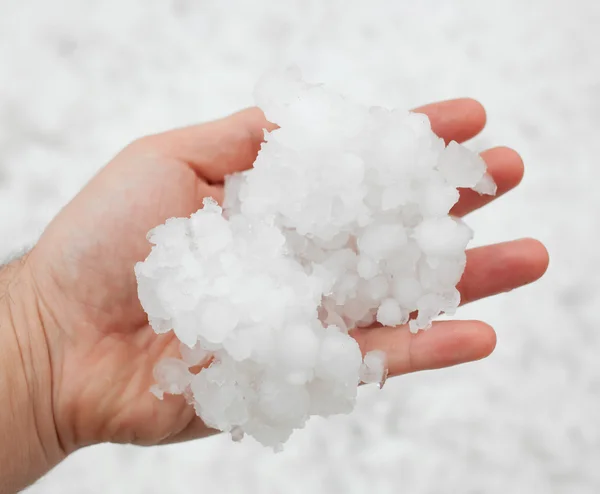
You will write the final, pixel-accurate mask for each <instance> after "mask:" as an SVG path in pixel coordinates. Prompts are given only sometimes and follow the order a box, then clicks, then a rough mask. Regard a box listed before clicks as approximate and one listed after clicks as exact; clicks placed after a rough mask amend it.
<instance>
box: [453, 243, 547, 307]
mask: <svg viewBox="0 0 600 494" xmlns="http://www.w3.org/2000/svg"><path fill="white" fill-rule="evenodd" d="M548 262H549V257H548V251H547V250H546V248H545V247H544V245H543V244H542V243H540V242H538V241H537V240H533V239H529V238H526V239H522V240H514V241H512V242H505V243H501V244H495V245H487V246H485V247H478V248H476V249H471V250H469V251H468V252H467V265H466V267H465V271H464V273H463V276H462V278H461V280H460V281H459V283H458V285H457V289H458V291H459V292H460V295H461V304H468V303H469V302H473V301H475V300H479V299H482V298H485V297H490V296H492V295H496V294H498V293H503V292H508V291H510V290H514V289H515V288H518V287H520V286H523V285H527V284H529V283H533V282H534V281H536V280H538V279H539V278H541V277H542V276H543V274H544V273H545V272H546V270H547V269H548Z"/></svg>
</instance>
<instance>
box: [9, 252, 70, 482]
mask: <svg viewBox="0 0 600 494" xmlns="http://www.w3.org/2000/svg"><path fill="white" fill-rule="evenodd" d="M25 271H26V269H25V265H24V262H23V261H21V260H17V261H14V262H13V263H11V264H10V265H9V266H4V267H2V268H0V403H1V404H2V405H1V406H0V494H6V493H13V492H17V491H18V490H20V489H23V488H25V487H26V486H27V485H29V484H31V483H32V482H34V481H35V480H36V479H38V478H39V477H41V476H42V475H44V473H46V472H47V471H48V470H50V469H51V468H52V467H53V466H54V465H56V463H58V462H59V461H60V460H61V459H62V457H63V456H64V455H63V454H62V451H61V449H60V445H59V442H58V440H57V436H56V428H55V427H54V418H53V412H52V379H51V363H50V359H49V354H48V350H47V348H48V347H47V342H46V341H45V336H44V332H43V328H42V327H41V325H40V323H39V317H38V316H37V310H36V302H35V297H34V290H33V289H32V288H31V287H30V286H28V285H29V281H30V280H29V279H28V277H27V275H26V272H25Z"/></svg>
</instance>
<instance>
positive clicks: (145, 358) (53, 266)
mask: <svg viewBox="0 0 600 494" xmlns="http://www.w3.org/2000/svg"><path fill="white" fill-rule="evenodd" d="M417 111H419V112H422V113H426V114H427V115H429V117H430V119H431V122H432V127H433V129H434V131H435V132H436V133H437V134H438V135H440V136H442V137H443V138H444V139H445V140H446V141H450V140H456V141H459V142H461V141H465V140H467V139H469V138H471V137H473V136H475V135H476V134H477V133H478V132H480V131H481V129H482V128H483V126H484V124H485V113H484V110H483V108H482V107H481V106H480V105H479V103H477V102H475V101H473V100H468V99H463V100H455V101H448V102H443V103H438V104H434V105H429V106H426V107H423V108H420V109H418V110H417ZM264 127H267V128H272V127H273V126H272V125H271V124H268V123H267V122H266V121H265V120H264V116H263V115H262V113H261V112H260V110H258V109H248V110H245V111H242V112H240V113H237V114H235V115H232V116H230V117H227V118H225V119H223V120H219V121H216V122H212V123H208V124H203V125H197V126H193V127H189V128H184V129H179V130H174V131H171V132H166V133H163V134H159V135H155V136H150V137H145V138H142V139H140V140H139V141H136V142H134V143H133V144H131V145H130V146H129V147H127V148H126V149H125V150H124V151H123V152H121V153H120V154H119V155H118V156H117V157H116V158H115V159H114V160H113V161H112V162H111V163H110V164H109V165H108V166H106V168H104V169H103V170H102V171H101V172H100V173H99V174H98V175H97V176H96V177H95V178H94V179H93V180H92V181H91V182H90V183H89V184H88V185H87V186H86V187H85V188H84V189H83V190H82V191H81V193H80V194H79V195H78V196H77V197H76V198H75V199H74V200H73V201H72V202H71V203H70V204H69V205H68V206H67V207H66V208H65V209H64V210H63V211H62V212H61V213H60V214H59V215H58V216H57V217H56V218H55V220H54V221H53V222H52V223H51V224H50V226H49V227H48V229H47V230H46V231H45V233H44V234H43V236H42V238H41V239H40V241H39V243H38V245H37V246H36V247H35V248H34V249H33V250H32V251H31V253H30V254H29V256H28V257H27V258H26V259H25V261H24V266H23V269H22V271H21V274H20V279H21V281H22V282H21V283H20V286H21V291H22V290H26V291H27V292H28V293H31V294H33V295H32V297H33V299H34V300H35V303H34V304H31V307H35V310H34V312H35V314H39V318H38V319H39V325H38V326H39V328H40V329H39V331H43V334H44V335H45V341H46V342H47V349H48V352H47V354H48V355H49V371H50V372H49V373H48V374H49V375H48V376H46V377H45V378H46V379H48V382H46V383H45V386H46V387H47V389H49V390H50V392H51V400H48V401H49V402H51V404H52V410H51V415H52V417H53V420H54V424H55V426H56V434H57V441H58V443H59V445H60V448H61V449H62V451H64V453H65V454H66V453H69V452H71V451H73V450H75V449H77V448H79V447H81V446H84V445H88V444H93V443H97V442H104V441H111V442H131V443H135V444H143V445H150V444H161V443H166V442H173V441H181V440H187V439H191V438H196V437H201V436H204V435H208V434H210V433H211V432H212V431H210V430H209V429H207V428H206V426H204V424H203V423H202V422H201V421H200V419H199V418H197V417H196V416H195V414H194V411H193V409H192V407H189V406H188V405H187V404H186V403H185V401H184V399H183V398H182V397H181V396H170V395H167V396H166V397H165V400H164V401H162V402H161V401H158V400H157V399H156V398H155V397H154V396H153V395H152V394H150V393H149V391H148V389H149V388H150V386H151V385H152V384H153V377H152V369H153V367H154V365H155V364H156V363H157V362H158V361H159V360H160V359H162V358H164V357H167V356H174V355H178V342H177V340H176V339H175V338H174V336H173V334H172V333H169V334H166V335H160V336H157V335H155V334H154V332H153V331H152V329H151V328H150V327H149V325H148V322H147V318H146V314H145V313H144V311H143V310H142V308H141V306H140V304H139V302H138V298H137V287H136V280H135V276H134V272H133V266H134V264H135V263H136V262H137V261H140V260H143V259H145V257H146V256H147V254H148V253H149V250H150V245H149V243H148V241H147V240H146V233H147V232H148V230H150V229H151V228H153V227H155V226H156V225H158V224H160V223H163V222H164V221H165V220H166V219H167V218H169V217H173V216H188V215H190V214H191V213H192V212H194V211H196V210H197V209H199V208H200V206H201V204H202V199H203V197H205V196H213V197H215V198H216V199H217V200H221V199H222V197H223V187H222V183H223V178H224V176H225V175H226V174H229V173H232V172H236V171H240V170H244V169H247V168H249V167H251V165H252V163H253V161H254V159H255V157H256V154H257V152H258V150H259V147H260V144H261V142H262V129H263V128H264ZM483 157H484V159H485V160H486V162H487V163H488V167H489V171H490V173H491V174H492V175H493V177H494V179H495V181H496V183H497V184H498V195H501V194H503V193H505V192H507V191H508V190H510V189H512V188H513V187H515V186H516V185H517V184H518V183H519V181H520V180H521V178H522V175H523V164H522V162H521V159H520V157H519V155H518V154H517V153H516V152H514V151H512V150H510V149H508V148H495V149H491V150H488V151H486V152H485V153H483ZM491 200H493V198H489V197H486V196H479V195H478V194H476V193H473V192H470V191H463V192H462V193H461V199H460V202H459V203H458V204H457V205H456V207H455V209H454V213H455V214H456V215H460V216H462V215H465V214H467V213H469V212H470V211H473V210H474V209H477V208H480V207H482V206H483V205H484V204H485V203H487V202H489V201H491ZM547 264H548V256H547V253H546V250H545V249H544V247H543V246H542V245H541V244H540V243H538V242H536V241H534V240H521V241H516V242H509V243H505V244H500V245H494V246H489V247H484V248H479V249H474V250H472V251H470V252H469V253H468V261H467V268H466V271H465V274H464V276H463V279H462V281H461V283H460V291H461V294H462V298H463V302H471V301H474V300H477V299H479V298H482V297H488V296H490V295H494V294H496V293H499V292H504V291H507V290H511V289H513V288H516V287H519V286H521V285H524V284H527V283H530V282H532V281H534V280H536V279H537V278H539V277H540V276H541V275H542V274H543V273H544V271H545V270H546V267H547ZM32 310H33V309H32ZM353 335H354V337H355V338H356V339H357V340H358V342H359V344H360V346H361V347H362V349H363V351H368V350H369V349H372V348H378V349H386V350H387V352H388V358H389V366H390V369H389V370H390V374H391V375H398V374H403V373H407V372H413V371H418V370H423V369H431V368H438V367H445V366H451V365H455V364H459V363H462V362H467V361H472V360H477V359H480V358H483V357H485V356H487V355H488V354H490V353H491V351H492V350H493V348H494V346H495V341H496V340H495V338H496V337H495V333H494V331H493V329H492V328H491V327H489V326H488V325H486V324H484V323H483V322H477V321H450V322H439V323H436V324H435V325H434V327H433V328H432V329H430V330H429V331H426V332H421V333H419V334H417V335H411V334H410V333H409V331H408V329H407V328H404V327H402V328H376V329H371V330H356V331H354V332H353ZM38 379H44V378H38ZM50 379H51V380H50ZM40 387H41V388H44V385H41V386H40Z"/></svg>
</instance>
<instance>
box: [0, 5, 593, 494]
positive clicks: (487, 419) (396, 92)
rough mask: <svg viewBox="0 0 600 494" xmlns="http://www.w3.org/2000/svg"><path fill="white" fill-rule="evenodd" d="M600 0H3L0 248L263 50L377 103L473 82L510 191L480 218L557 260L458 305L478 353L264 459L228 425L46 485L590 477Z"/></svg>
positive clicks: (220, 106) (314, 426) (516, 488)
mask: <svg viewBox="0 0 600 494" xmlns="http://www.w3.org/2000/svg"><path fill="white" fill-rule="evenodd" d="M598 25H600V3H599V2H597V0H571V1H569V2H565V1H560V0H504V1H493V2H492V1H491V0H461V1H453V2H449V1H447V0H425V1H422V2H414V1H395V2H394V1H391V0H390V1H387V2H384V1H369V2H365V1H358V0H357V1H349V0H346V1H343V2H334V1H323V0H321V1H318V0H312V1H306V0H304V1H301V0H297V1H288V0H277V1H275V0H273V1H271V2H269V1H267V0H260V1H259V0H254V1H252V2H250V1H248V2H246V1H244V0H237V1H224V0H218V1H217V0H204V1H200V0H195V1H194V0H171V1H167V0H163V1H160V0H128V1H126V2H124V1H122V0H103V1H102V2H97V1H94V0H53V1H46V0H3V1H1V2H0V88H1V90H0V239H2V240H1V241H0V257H4V256H5V255H6V254H8V253H9V252H11V251H13V250H15V249H18V248H19V247H21V246H23V245H27V244H29V243H31V242H33V241H34V240H35V238H36V237H37V236H38V235H39V233H40V231H41V230H42V229H43V227H44V225H45V224H46V223H47V222H48V221H49V219H50V218H51V217H52V216H53V215H54V214H55V213H56V212H57V211H58V209H59V208H60V207H61V206H62V205H63V204H64V203H65V202H67V201H68V200H69V199H70V198H71V197H72V196H73V195H74V194H75V193H76V191H77V190H78V189H79V188H80V187H81V186H82V185H83V184H84V183H85V182H86V180H88V179H89V178H90V177H91V176H92V174H93V173H94V172H95V171H96V170H97V169H98V168H99V167H100V166H102V164H104V163H105V162H106V161H107V160H109V159H110V157H111V156H112V155H114V154H115V153H116V152H117V151H118V150H119V149H120V148H121V147H122V146H124V145H125V144H126V143H127V142H128V141H130V140H131V139H133V138H135V137H136V136H140V135H142V134H145V133H149V132H154V131H158V130H162V129H167V128H170V127H174V126H180V125H183V124H188V123H192V122H198V121H202V120H207V119H210V118H213V117H217V116H221V115H224V114H226V113H228V112H231V111H234V110H236V109H239V108H241V107H244V106H248V105H250V104H251V103H252V100H251V91H252V88H253V84H254V82H255V79H256V78H257V77H258V76H259V75H260V73H261V72H262V71H263V69H264V68H266V67H267V66H268V65H269V64H271V63H273V62H278V61H290V60H291V61H296V62H299V63H300V65H301V66H302V67H303V68H304V69H305V72H306V75H307V76H309V77H311V78H313V79H314V80H319V81H324V82H327V83H329V84H330V85H332V86H333V87H335V88H337V89H339V90H342V91H343V92H345V93H347V94H349V95H352V96H353V97H355V98H357V99H359V100H361V101H364V102H367V103H372V104H383V105H392V106H413V105H416V104H419V103H424V102H428V101H431V100H437V99H442V98H450V97H456V96H463V95H468V96H473V97H476V98H478V99H480V100H481V101H482V102H484V103H485V105H486V107H487V109H488V114H489V125H488V128H487V130H486V131H485V133H484V135H483V136H482V137H480V138H478V139H477V140H476V141H475V142H474V143H473V146H474V147H475V148H477V149H482V148H483V147H486V146H491V145H496V144H507V145H510V146H512V147H515V148H516V149H518V150H519V151H520V152H521V154H522V156H523V157H524V159H525V162H526V164H527V165H528V169H527V172H526V178H525V181H524V183H523V184H522V186H521V187H520V189H519V190H518V191H516V192H514V193H511V194H510V195H509V196H507V197H505V198H502V199H500V200H499V201H498V202H497V203H496V204H495V205H494V206H493V207H490V208H488V209H485V210H484V211H482V212H481V213H478V214H476V215H474V216H473V217H472V218H471V220H470V223H471V225H472V226H473V227H474V228H475V230H476V232H477V239H476V240H477V243H478V244H481V243H485V242H495V241H500V240H503V239H508V238H517V237H522V236H535V237H538V238H540V239H542V240H543V241H545V242H546V243H547V245H548V247H549V250H550V254H551V268H550V271H549V272H548V274H547V276H546V277H545V279H544V280H543V281H542V282H540V283H538V284H536V285H534V286H532V287H529V288H526V289H524V290H521V291H519V292H517V293H512V294H507V295H503V296H500V297H497V298H495V299H493V300H490V301H486V302H483V303H479V304H476V305H474V306H472V307H469V308H466V309H463V310H462V311H461V312H460V313H459V314H460V316H461V317H476V318H482V319H485V320H486V321H488V322H490V323H492V324H493V325H494V326H495V327H496V329H497V331H498V334H499V341H498V347H497V350H496V352H495V354H494V355H493V356H492V357H491V358H489V359H488V360H486V361H483V362H479V363H475V364H471V365H467V366H463V367H460V368H454V369H450V370H445V371H438V372H429V373H422V374H419V375H412V376H405V377H403V378H399V379H396V380H394V381H393V382H389V383H388V384H387V385H386V387H385V388H384V390H383V391H382V392H379V391H377V390H376V389H363V390H362V391H361V395H362V396H361V400H360V404H359V406H358V408H357V410H356V412H355V413H354V414H353V415H351V416H348V417H340V418H338V419H335V420H329V421H327V422H325V421H317V420H315V421H314V422H312V423H311V424H310V427H309V428H308V430H305V431H302V432H300V433H297V434H296V435H295V437H294V438H293V440H292V442H291V443H290V444H289V447H288V448H287V450H286V451H285V452H284V453H283V454H280V455H273V454H271V453H269V452H267V451H265V450H262V449H261V448H259V447H258V446H256V445H254V444H251V443H244V444H242V445H233V444H231V443H230V442H229V440H228V439H227V438H224V437H217V438H213V439H210V440H206V441H201V442H197V443H192V444H187V445H178V446H172V447H163V448H154V449H141V448H134V447H120V446H112V445H107V446H100V447H95V448H89V449H87V450H84V451H81V452H79V453H78V454H75V455H73V456H72V457H71V458H69V459H68V460H67V461H66V462H65V463H64V464H62V465H60V466H59V467H58V468H56V470H54V471H53V472H51V473H50V474H49V475H48V476H47V477H46V478H45V479H43V480H42V481H41V482H39V484H37V485H36V486H35V487H33V488H32V489H31V490H30V492H31V493H32V494H33V493H35V494H37V493H44V494H45V493H61V494H69V493H78V494H79V493H108V492H110V493H113V494H118V493H127V494H136V493H187V492H219V493H232V494H233V493H263V492H264V493H280V492H281V493H286V494H287V493H307V492H311V493H328V494H330V493H331V494H333V493H338V492H340V493H362V492H373V493H377V494H387V493H392V492H393V493H417V494H421V493H436V494H437V493H458V492H460V493H473V494H475V493H485V494H487V493H494V494H495V493H497V494H506V493H511V494H514V493H573V494H579V493H597V492H600V468H598V465H599V464H600V361H599V360H598V357H597V354H598V352H599V351H600V336H599V334H598V332H597V330H596V325H597V322H598V321H599V320H600V317H598V316H597V315H596V314H595V313H594V311H593V308H594V307H595V306H598V305H600V268H599V267H598V265H599V264H600V250H599V249H598V248H597V246H595V245H594V243H595V241H596V240H597V239H598V238H600V234H599V233H598V227H599V226H600V225H599V221H598V220H597V218H596V211H598V210H600V194H599V193H598V192H597V191H595V190H594V189H595V187H594V186H593V181H594V180H598V179H600V171H599V169H598V166H599V165H598V162H597V161H598V156H599V155H600V139H599V138H598V132H600V61H599V59H598V49H599V48H600V34H598V33H597V27H598Z"/></svg>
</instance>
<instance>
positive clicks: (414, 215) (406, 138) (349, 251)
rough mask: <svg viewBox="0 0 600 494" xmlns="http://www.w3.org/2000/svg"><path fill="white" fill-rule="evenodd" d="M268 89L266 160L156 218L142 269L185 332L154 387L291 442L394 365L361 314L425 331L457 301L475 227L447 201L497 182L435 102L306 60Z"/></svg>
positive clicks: (164, 316)
mask: <svg viewBox="0 0 600 494" xmlns="http://www.w3.org/2000/svg"><path fill="white" fill-rule="evenodd" d="M255 97H256V103H257V104H258V106H260V108H261V109H262V110H263V111H264V113H265V115H266V117H267V119H268V120H269V121H271V122H273V123H276V124H277V125H278V126H279V128H278V129H277V130H273V131H271V132H268V133H265V141H266V142H265V143H264V144H263V145H262V148H261V150H260V152H259V154H258V157H257V158H256V161H255V163H254V167H253V168H252V169H250V170H248V171H246V172H243V173H239V174H236V175H232V176H230V177H228V179H227V180H226V185H225V201H224V205H223V207H221V206H219V205H218V204H217V203H216V202H215V201H214V200H212V199H211V198H206V199H205V200H204V204H203V207H202V208H201V209H200V210H199V211H198V212H196V213H194V214H192V215H191V217H189V218H171V219H169V220H167V222H166V223H165V224H164V225H160V226H157V227H156V228H154V229H153V230H152V231H151V232H150V233H149V236H148V238H149V241H150V242H151V243H152V244H153V247H152V251H151V253H150V255H149V256H148V258H147V259H146V260H145V261H144V262H140V263H138V264H137V265H136V267H135V273H136V276H137V280H138V291H139V298H140V301H141V303H142V306H143V308H144V309H145V311H146V312H147V314H148V319H149V321H150V324H151V325H152V327H153V328H154V330H155V331H156V333H164V332H167V331H170V330H173V331H174V333H175V335H176V336H177V338H178V339H179V340H180V342H181V348H180V350H181V359H176V358H170V359H167V360H164V361H162V362H160V363H159V364H158V365H157V367H156V369H155V378H156V380H157V384H156V385H155V386H154V387H153V391H154V392H155V394H157V396H159V397H161V398H162V394H163V393H173V394H184V395H185V396H186V397H187V399H188V401H189V402H190V403H191V404H193V406H194V407H195V410H196V412H197V414H198V415H199V416H200V417H201V418H202V419H203V421H204V422H205V423H206V424H207V425H208V426H210V427H214V428H217V429H220V430H222V431H228V432H230V433H231V434H232V436H233V437H234V438H235V439H240V438H241V437H242V436H243V435H244V434H248V435H250V436H253V437H254V438H255V439H257V440H258V441H260V442H261V443H262V444H264V445H268V446H271V447H274V448H279V447H280V446H281V445H282V444H283V443H284V442H285V441H286V440H287V439H288V438H289V436H290V435H291V433H292V432H293V430H294V429H298V428H301V427H303V426H304V424H305V423H306V421H307V419H308V418H309V417H310V416H312V415H321V416H328V415H332V414H340V413H348V412H350V411H351V410H352V409H353V407H354V403H355V399H356V394H357V385H358V384H359V382H360V381H362V382H382V381H383V379H384V378H385V375H386V373H387V370H386V365H385V354H384V352H383V351H374V352H369V353H368V354H367V355H365V356H364V358H363V356H362V355H361V351H360V349H359V347H358V345H357V343H356V341H355V340H354V339H353V338H352V337H351V336H349V334H348V331H349V330H351V329H352V328H355V327H368V326H371V325H373V324H376V323H380V324H382V325H386V326H397V325H403V324H408V325H409V328H410V330H411V331H412V332H417V331H418V330H419V329H426V328H428V327H429V326H430V325H431V322H432V320H433V319H434V318H435V317H437V316H438V315H439V314H440V313H442V312H444V313H446V314H452V313H453V311H454V310H455V309H456V307H457V306H458V303H459V298H460V297H459V293H458V291H457V290H456V285H457V283H458V281H459V279H460V277H461V275H462V272H463V270H464V266H465V259H466V257H465V249H466V246H467V243H468V242H469V241H470V239H471V237H472V232H471V230H470V229H469V228H468V227H467V226H466V225H465V224H464V223H462V222H461V221H460V220H458V219H456V218H453V217H452V216H450V215H449V212H450V210H451V208H452V206H453V205H454V204H455V203H456V202H457V200H458V198H459V192H458V190H457V189H458V188H471V189H474V190H476V191H478V192H479V193H482V194H494V193H495V189H496V187H495V184H494V182H493V181H492V179H491V178H490V176H489V175H488V174H487V173H486V166H485V163H484V161H483V160H482V159H481V158H480V157H479V156H478V155H477V154H474V153H472V152H471V151H469V150H467V149H466V148H464V147H462V146H461V145H459V144H457V143H455V142H451V143H450V144H449V145H448V146H445V144H444V141H443V140H442V139H440V138H439V137H437V136H436V135H435V134H434V133H433V132H432V130H431V126H430V123H429V120H428V118H427V117H426V116H424V115H421V114H415V113H410V112H408V111H400V110H388V109H384V108H380V107H371V108H368V107H365V106H361V105H358V104H355V103H353V102H351V101H348V100H347V99H345V98H344V97H342V96H340V95H338V94H336V93H334V92H331V91H328V90H327V89H326V88H324V87H322V86H320V85H313V84H308V83H306V82H304V81H303V80H302V77H301V74H300V72H299V70H297V69H288V70H286V71H283V72H279V73H274V74H270V75H268V76H265V77H264V78H263V80H262V81H260V82H259V84H258V86H257V88H256V92H255ZM415 314H416V315H415ZM197 366H201V368H202V370H201V371H200V372H191V371H190V368H194V369H196V370H197V368H198V367H197Z"/></svg>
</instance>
